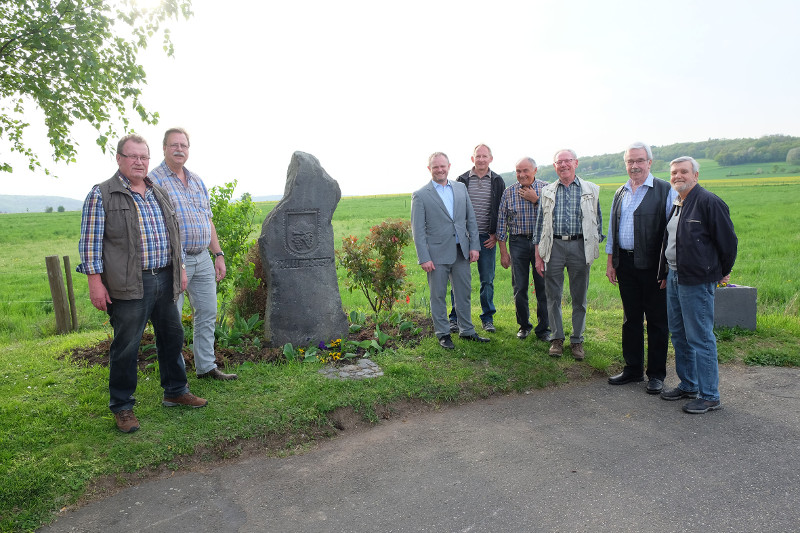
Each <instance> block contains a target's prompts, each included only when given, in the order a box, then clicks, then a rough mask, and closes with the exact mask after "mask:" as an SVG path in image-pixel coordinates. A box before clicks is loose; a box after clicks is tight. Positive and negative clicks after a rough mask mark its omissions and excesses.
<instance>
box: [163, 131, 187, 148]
mask: <svg viewBox="0 0 800 533" xmlns="http://www.w3.org/2000/svg"><path fill="white" fill-rule="evenodd" d="M173 133H182V134H184V135H186V144H188V145H189V146H191V145H192V143H191V142H189V132H188V131H186V130H185V129H183V128H170V129H168V130H167V131H166V133H164V148H166V147H167V139H169V136H170V135H172V134H173Z"/></svg>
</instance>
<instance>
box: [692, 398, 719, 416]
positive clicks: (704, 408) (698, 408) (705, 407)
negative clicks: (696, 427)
mask: <svg viewBox="0 0 800 533" xmlns="http://www.w3.org/2000/svg"><path fill="white" fill-rule="evenodd" d="M717 409H722V404H721V403H719V400H717V401H716V402H712V401H711V400H703V399H701V398H698V399H696V400H692V401H691V402H689V403H687V404H686V405H684V406H683V410H684V411H685V412H687V413H690V414H693V415H702V414H703V413H707V412H708V411H715V410H717Z"/></svg>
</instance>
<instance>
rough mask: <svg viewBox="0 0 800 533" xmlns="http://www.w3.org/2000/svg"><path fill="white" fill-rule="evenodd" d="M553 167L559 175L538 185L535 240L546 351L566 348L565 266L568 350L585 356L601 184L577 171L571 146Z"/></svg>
mask: <svg viewBox="0 0 800 533" xmlns="http://www.w3.org/2000/svg"><path fill="white" fill-rule="evenodd" d="M553 167H554V168H555V169H556V173H557V174H558V180H556V181H555V182H553V183H551V184H549V185H547V186H546V187H544V188H543V189H542V191H541V194H540V197H541V203H540V205H539V216H538V217H537V218H536V231H535V232H534V237H533V242H534V244H535V245H536V270H537V271H539V273H540V274H543V275H544V281H545V290H546V291H547V301H548V302H549V304H550V307H549V309H548V316H549V317H550V329H551V330H552V332H551V339H550V355H551V356H552V357H561V354H562V352H563V348H564V339H565V334H564V325H563V322H562V320H561V296H562V293H563V292H564V269H565V268H566V270H567V274H568V275H569V293H570V297H571V298H572V335H571V336H570V348H571V349H572V356H573V357H574V358H575V359H577V360H579V361H580V360H583V358H584V357H585V353H584V350H583V340H584V339H583V333H584V331H585V330H586V307H587V303H586V293H587V291H588V290H589V272H590V269H591V267H592V263H593V262H594V260H595V259H597V258H598V257H599V256H600V247H599V244H600V242H602V241H603V240H604V239H605V235H603V229H602V227H603V216H602V213H601V212H600V202H599V201H598V200H599V198H600V187H598V186H597V185H595V184H594V183H592V182H590V181H586V180H584V179H581V178H579V177H578V176H577V175H576V174H575V170H576V169H577V168H578V156H577V154H576V153H575V151H574V150H571V149H568V148H567V149H564V150H559V151H558V152H556V155H555V157H554V158H553Z"/></svg>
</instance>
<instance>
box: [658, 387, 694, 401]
mask: <svg viewBox="0 0 800 533" xmlns="http://www.w3.org/2000/svg"><path fill="white" fill-rule="evenodd" d="M683 398H688V399H690V400H694V399H695V398H697V393H696V392H689V391H685V390H683V389H681V388H680V387H675V388H674V389H670V390H663V391H661V399H662V400H667V401H668V402H674V401H675V400H682V399H683Z"/></svg>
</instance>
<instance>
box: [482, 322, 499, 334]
mask: <svg viewBox="0 0 800 533" xmlns="http://www.w3.org/2000/svg"><path fill="white" fill-rule="evenodd" d="M483 330H484V331H488V332H489V333H494V332H495V331H497V330H496V329H494V324H493V323H491V322H484V323H483Z"/></svg>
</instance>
